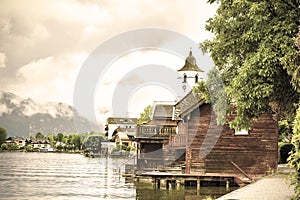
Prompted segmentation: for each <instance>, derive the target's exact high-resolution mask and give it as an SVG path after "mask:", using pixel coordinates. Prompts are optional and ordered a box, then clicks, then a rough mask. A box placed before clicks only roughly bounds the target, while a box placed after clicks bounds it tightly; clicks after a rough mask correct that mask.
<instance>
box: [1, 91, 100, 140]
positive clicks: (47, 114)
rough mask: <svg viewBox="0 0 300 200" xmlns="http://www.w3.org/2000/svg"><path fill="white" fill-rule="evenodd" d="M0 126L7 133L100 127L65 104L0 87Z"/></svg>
mask: <svg viewBox="0 0 300 200" xmlns="http://www.w3.org/2000/svg"><path fill="white" fill-rule="evenodd" d="M74 119H75V120H76V125H75V122H74ZM0 127H3V128H5V129H6V131H7V133H8V136H28V135H35V134H36V133H37V132H41V133H43V134H49V133H51V134H57V133H64V134H66V133H84V132H90V131H96V132H99V131H101V129H100V127H99V126H98V125H97V124H95V123H93V122H91V121H89V120H88V119H87V118H85V117H82V116H80V115H79V114H78V112H77V111H76V109H74V108H73V107H72V106H70V105H68V104H64V103H55V102H49V103H45V104H41V103H37V102H35V101H34V100H33V99H30V98H27V99H24V98H21V97H19V96H17V95H15V94H13V93H10V92H3V91H0Z"/></svg>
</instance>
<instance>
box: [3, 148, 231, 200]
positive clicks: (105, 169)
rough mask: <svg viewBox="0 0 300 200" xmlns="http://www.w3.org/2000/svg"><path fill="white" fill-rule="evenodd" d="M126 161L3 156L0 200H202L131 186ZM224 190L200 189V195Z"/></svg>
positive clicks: (187, 192) (188, 192)
mask: <svg viewBox="0 0 300 200" xmlns="http://www.w3.org/2000/svg"><path fill="white" fill-rule="evenodd" d="M124 162H126V160H124V159H105V158H94V159H90V158H86V157H84V156H83V155H80V154H57V153H19V152H18V153H0V199H33V200H35V199H114V200H115V199H116V200H117V199H141V200H152V199H153V200H154V199H155V200H156V199H201V196H199V194H198V195H197V191H196V189H195V188H193V189H181V190H155V189H153V187H152V186H151V185H144V184H137V185H136V184H135V183H133V182H128V181H126V180H125V178H124V177H122V176H120V175H119V173H118V170H116V169H118V168H119V167H120V168H121V173H122V172H124ZM212 193H214V194H217V196H220V194H224V193H225V191H224V188H223V187H221V188H213V189H211V188H204V187H203V188H201V195H202V197H203V196H208V195H211V194H212Z"/></svg>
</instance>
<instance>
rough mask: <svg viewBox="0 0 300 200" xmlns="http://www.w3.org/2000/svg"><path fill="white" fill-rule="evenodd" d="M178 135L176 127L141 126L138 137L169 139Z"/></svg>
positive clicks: (138, 128)
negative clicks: (172, 135) (170, 136)
mask: <svg viewBox="0 0 300 200" xmlns="http://www.w3.org/2000/svg"><path fill="white" fill-rule="evenodd" d="M170 134H176V126H157V125H139V126H138V127H137V137H169V135H170Z"/></svg>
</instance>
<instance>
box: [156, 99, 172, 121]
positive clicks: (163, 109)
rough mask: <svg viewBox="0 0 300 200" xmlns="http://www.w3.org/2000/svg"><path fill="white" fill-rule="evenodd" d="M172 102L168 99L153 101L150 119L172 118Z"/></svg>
mask: <svg viewBox="0 0 300 200" xmlns="http://www.w3.org/2000/svg"><path fill="white" fill-rule="evenodd" d="M174 104H175V102H169V101H165V102H162V101H160V102H159V101H156V102H154V104H153V109H152V119H166V118H172V115H173V106H174Z"/></svg>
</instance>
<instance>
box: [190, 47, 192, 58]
mask: <svg viewBox="0 0 300 200" xmlns="http://www.w3.org/2000/svg"><path fill="white" fill-rule="evenodd" d="M191 55H192V47H190V56H191Z"/></svg>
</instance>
